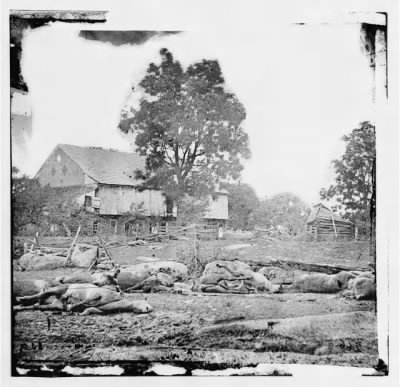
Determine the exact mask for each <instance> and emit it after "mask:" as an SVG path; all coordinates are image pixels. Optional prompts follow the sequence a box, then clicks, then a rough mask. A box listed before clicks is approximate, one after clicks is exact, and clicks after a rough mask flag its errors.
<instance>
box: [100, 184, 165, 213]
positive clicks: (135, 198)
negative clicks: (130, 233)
mask: <svg viewBox="0 0 400 387" xmlns="http://www.w3.org/2000/svg"><path fill="white" fill-rule="evenodd" d="M97 197H99V198H100V214H102V215H120V214H124V213H127V212H130V211H131V206H132V205H134V206H139V205H140V204H143V207H142V208H143V209H144V214H143V215H146V216H163V215H164V213H165V210H166V208H165V198H164V196H163V195H162V193H161V191H155V190H145V191H143V192H138V191H137V190H135V188H133V187H129V186H108V185H100V186H99V191H98V193H97Z"/></svg>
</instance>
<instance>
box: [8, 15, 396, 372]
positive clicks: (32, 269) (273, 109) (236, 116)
mask: <svg viewBox="0 0 400 387" xmlns="http://www.w3.org/2000/svg"><path fill="white" fill-rule="evenodd" d="M8 17H9V27H10V29H9V55H10V84H9V90H10V137H11V139H10V141H11V155H10V156H11V159H10V160H11V165H10V170H9V171H8V173H9V176H10V179H11V180H10V181H11V198H10V201H11V241H10V242H11V265H10V271H11V280H12V282H11V286H12V290H11V299H12V305H11V320H12V322H11V330H12V331H11V332H10V334H11V346H12V354H11V356H12V370H11V372H12V375H13V376H14V377H19V378H23V377H52V378H54V377H62V376H82V375H84V376H88V375H113V376H156V375H164V376H165V375H182V376H218V375H275V376H277V375H281V376H282V375H283V376H285V375H286V376H290V375H292V374H293V372H292V370H293V369H294V368H293V367H295V366H297V365H315V366H316V365H326V366H340V367H352V368H356V369H359V375H361V374H368V375H375V376H386V375H388V372H389V367H388V361H387V347H386V342H387V336H386V337H378V336H379V335H378V324H377V311H378V313H380V312H381V310H380V309H379V308H378V309H377V299H379V297H381V294H380V293H379V291H377V280H376V278H377V272H379V270H380V266H379V265H378V264H377V262H378V261H379V257H378V255H379V249H377V243H376V228H377V227H376V224H377V223H376V219H377V217H379V200H378V201H377V200H376V176H377V173H376V171H377V164H379V162H380V161H379V154H378V157H377V147H376V138H377V136H378V133H379V130H380V129H381V127H380V116H379V107H380V106H384V105H385V104H386V103H387V99H388V94H389V93H390V88H389V83H388V65H387V63H388V60H387V59H388V52H387V47H388V45H387V36H388V33H387V31H388V21H390V18H388V14H387V13H386V12H378V11H377V12H368V13H365V12H364V13H363V12H343V13H341V14H333V15H328V14H327V13H318V12H315V14H314V15H312V17H310V18H308V19H302V18H297V19H295V20H293V21H291V22H287V23H284V22H282V23H278V22H276V23H275V24H265V25H263V26H261V27H259V28H258V29H249V28H242V27H241V26H237V27H236V28H231V29H228V28H221V29H209V30H197V29H196V30H180V29H176V30H174V29H171V30H167V29H165V30H152V29H148V30H145V29H138V28H135V25H134V24H132V25H131V28H128V29H127V28H120V29H118V28H115V26H116V25H117V24H116V20H117V17H116V16H115V14H112V12H108V11H107V10H85V11H82V10H74V9H71V10H56V9H53V10H43V9H41V10H39V9H38V10H17V9H16V10H11V11H10V12H9V15H8ZM111 21H112V22H113V23H111ZM110 23H111V24H110ZM376 208H378V211H377V210H376ZM377 212H378V213H377ZM382 259H383V260H380V261H379V262H384V260H385V259H386V257H382ZM384 263H385V262H384ZM382 268H383V269H382V270H386V268H385V266H382ZM386 287H387V286H386ZM389 292H390V288H389ZM382 348H383V351H382ZM291 367H292V368H291Z"/></svg>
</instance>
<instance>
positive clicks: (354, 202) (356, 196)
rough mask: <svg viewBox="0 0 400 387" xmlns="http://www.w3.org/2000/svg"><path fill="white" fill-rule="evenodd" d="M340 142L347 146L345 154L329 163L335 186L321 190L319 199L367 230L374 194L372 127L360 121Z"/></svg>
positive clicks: (374, 153)
mask: <svg viewBox="0 0 400 387" xmlns="http://www.w3.org/2000/svg"><path fill="white" fill-rule="evenodd" d="M342 139H343V141H344V142H345V143H346V149H345V152H344V154H343V156H342V157H341V158H340V159H337V160H333V161H332V164H333V167H334V169H335V173H336V178H335V184H332V185H331V186H330V187H329V188H328V189H322V190H321V193H320V195H321V199H323V200H326V201H328V202H331V203H332V207H333V208H334V209H337V210H338V211H340V212H341V213H342V214H343V215H344V216H345V217H347V218H348V219H350V220H351V221H353V222H355V223H356V224H357V225H358V226H361V227H363V228H364V229H365V230H368V228H369V226H370V221H371V211H372V213H373V211H374V207H373V206H372V208H371V200H373V198H374V192H375V181H374V170H375V159H376V149H375V127H374V126H373V125H372V124H371V123H370V122H368V121H365V122H361V123H360V125H359V127H358V128H356V129H354V130H353V131H352V132H351V133H350V134H349V135H346V136H343V138H342ZM372 205H373V203H372ZM373 216H374V215H373Z"/></svg>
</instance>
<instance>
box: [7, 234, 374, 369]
mask: <svg viewBox="0 0 400 387" xmlns="http://www.w3.org/2000/svg"><path fill="white" fill-rule="evenodd" d="M85 242H91V240H90V239H87V240H86V241H85ZM42 243H43V244H44V245H47V246H50V245H52V246H68V243H69V240H68V239H66V238H54V239H50V238H45V239H44V240H43V242H42ZM233 243H248V241H231V240H220V241H201V242H200V244H199V246H198V248H199V254H200V256H201V258H202V260H203V261H204V262H207V261H211V260H212V259H215V258H218V257H221V256H223V254H224V253H223V251H224V250H223V249H222V248H223V247H224V246H227V245H229V244H233ZM250 244H251V246H249V247H248V248H245V249H240V250H237V251H236V252H235V253H232V254H230V255H231V258H238V259H242V260H245V261H250V262H251V261H254V262H262V261H264V260H268V259H282V260H296V261H299V262H309V263H330V264H345V265H350V266H359V267H367V265H368V263H370V259H369V254H368V253H369V245H368V243H365V242H338V243H333V242H294V241H257V243H251V242H250ZM192 248H193V242H191V241H170V242H168V243H152V244H151V245H150V246H140V247H129V246H127V245H123V246H120V247H114V248H111V249H110V252H111V254H112V257H113V259H114V261H115V262H116V263H118V264H121V265H129V264H134V263H138V262H141V257H152V256H154V257H156V258H160V259H179V260H182V261H185V259H186V260H187V259H188V256H189V255H190V253H191V251H192V250H191V249H192ZM73 270H74V269H71V268H68V269H58V270H49V271H42V272H15V273H14V278H35V279H40V278H51V277H56V276H58V275H61V274H63V273H65V272H71V271H73ZM125 297H130V298H134V299H146V300H147V301H148V302H149V303H150V304H151V305H152V306H153V307H154V311H153V312H152V313H150V314H148V315H133V314H127V313H122V314H116V315H108V316H79V315H76V314H72V313H66V312H65V313H64V312H63V313H51V312H39V311H25V312H19V313H17V314H15V324H14V334H15V336H14V354H15V359H16V361H17V363H18V364H19V365H20V366H24V365H26V364H31V363H32V362H38V361H39V362H43V361H45V362H47V363H49V364H53V365H54V364H55V363H56V362H57V361H61V362H64V363H65V362H89V363H90V362H92V361H96V362H97V363H96V364H100V363H101V362H108V361H113V362H124V361H128V360H133V361H138V362H139V361H160V360H163V359H164V360H173V361H175V362H179V361H184V362H185V361H186V362H187V361H198V362H203V366H204V367H207V364H208V366H210V367H211V366H212V364H214V365H215V364H216V363H219V364H221V363H223V364H226V365H233V366H245V365H250V364H257V363H259V362H270V363H308V364H337V365H352V366H360V367H372V366H375V365H376V364H377V361H378V353H377V336H376V319H375V302H374V301H356V300H350V299H346V298H343V297H341V296H340V295H337V294H333V295H332V294H311V293H284V294H265V295H219V296H212V295H207V294H193V295H179V294H169V293H157V294H132V295H125ZM307 316H308V317H307ZM313 316H322V318H325V320H323V321H322V320H321V321H322V322H321V321H320V320H318V319H320V317H313ZM298 318H300V320H296V319H298ZM293 319H294V320H293ZM301 319H302V320H301ZM304 319H305V320H304ZM314 319H317V322H315V323H313V322H312V321H314ZM248 321H266V322H271V324H272V325H271V326H274V324H277V325H276V326H277V327H286V328H285V329H284V330H281V331H279V329H277V330H272V331H271V329H270V328H269V325H270V324H266V327H265V328H257V329H256V328H254V329H253V328H251V327H241V328H240V327H236V328H235V329H233V330H232V329H230V330H228V331H226V330H224V329H223V328H222V329H220V328H219V327H223V326H224V324H232V323H236V322H248ZM301 321H303V322H302V323H301V324H303V325H304V321H306V322H307V321H311V322H310V324H308V325H307V324H305V325H304V327H303V328H301V330H300V331H299V329H300V328H299V326H300V325H301V324H300V322H301ZM335 321H336V322H335ZM299 324H300V325H299ZM321 324H322V325H321ZM323 324H327V325H326V327H325V328H326V329H325V328H324V325H323ZM335 324H336V325H335ZM210 327H214V328H215V327H216V329H217V331H216V332H217V334H215V333H213V334H207V333H204V332H205V331H204V329H205V330H207V329H208V328H210ZM288 327H289V328H288ZM337 327H340V329H338V328H337ZM282 329H283V328H282ZM47 363H46V364H47Z"/></svg>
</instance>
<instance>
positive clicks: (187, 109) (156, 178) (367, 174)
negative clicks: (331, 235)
mask: <svg viewBox="0 0 400 387" xmlns="http://www.w3.org/2000/svg"><path fill="white" fill-rule="evenodd" d="M132 94H133V95H131V96H129V98H128V101H132V100H135V98H136V99H137V100H138V101H139V102H138V106H136V105H135V106H133V105H132V104H131V103H128V104H127V105H126V106H124V107H123V109H122V111H121V118H120V123H119V129H120V130H121V132H123V133H125V134H128V133H129V134H133V135H134V138H135V146H136V147H135V151H136V152H137V153H138V154H140V155H141V156H142V157H143V158H144V159H145V168H144V169H143V170H134V171H132V176H135V178H136V179H137V180H138V181H139V183H138V184H137V186H136V188H137V189H138V190H145V189H157V190H161V191H163V192H164V193H165V195H166V200H168V201H169V202H171V201H172V202H174V203H176V205H177V209H178V211H177V220H178V222H182V221H184V220H185V219H184V218H187V217H192V218H196V217H198V213H200V212H202V211H203V212H204V211H205V210H206V208H207V203H208V200H209V198H210V197H212V195H213V194H214V192H215V190H216V188H217V187H218V186H219V187H221V188H225V189H226V190H227V191H228V192H229V194H230V196H229V213H230V219H229V225H230V226H231V227H232V228H234V229H252V228H254V226H255V225H258V226H261V227H266V228H269V227H271V226H273V227H276V226H282V227H285V228H286V229H287V230H289V231H292V232H294V233H297V232H299V230H301V229H302V228H304V224H305V221H306V219H307V215H308V213H309V211H310V208H309V207H308V206H307V205H306V204H305V203H304V202H303V201H302V200H301V199H300V198H299V197H298V196H296V195H295V194H293V193H288V192H284V193H280V194H276V195H274V196H272V197H269V198H263V199H259V198H258V197H257V195H256V193H255V191H254V189H253V188H252V187H251V186H250V185H248V184H239V183H237V182H238V181H239V179H240V175H241V171H242V170H243V160H245V159H248V158H249V157H250V149H249V139H248V135H247V133H246V132H245V130H244V128H243V122H244V120H245V118H246V110H245V108H244V106H243V104H242V103H241V102H240V101H239V99H238V97H237V96H236V95H235V94H234V93H232V92H231V91H230V90H229V89H228V87H227V86H226V84H225V79H224V77H223V74H222V69H221V68H220V66H219V63H218V61H216V60H206V59H203V60H202V61H200V62H197V63H194V64H192V65H190V66H188V67H187V68H186V69H184V67H183V66H182V64H181V63H180V62H179V61H178V60H176V59H175V58H174V57H173V54H172V53H171V52H170V51H169V50H168V49H166V48H164V49H162V50H161V51H160V57H159V62H158V63H150V64H149V66H148V68H147V71H146V74H145V75H144V77H143V79H142V80H141V81H140V82H139V83H138V84H137V85H134V87H133V88H132ZM131 97H134V98H131ZM343 141H344V142H345V143H346V150H345V153H344V154H343V156H342V157H341V158H340V159H338V160H334V161H333V166H334V169H335V174H336V178H335V182H334V183H333V184H332V185H331V186H330V187H328V188H326V189H321V192H320V198H321V200H323V201H325V202H327V203H328V204H330V205H331V207H332V208H333V209H334V210H336V211H338V212H339V213H340V214H342V215H343V216H344V217H345V218H347V219H349V220H351V221H352V222H354V223H355V224H356V225H357V226H359V227H364V228H365V229H369V228H370V225H371V224H372V223H373V222H372V223H371V219H374V216H375V212H374V211H375V199H374V198H375V179H374V176H375V165H376V156H375V128H374V126H373V125H372V124H371V123H370V122H362V123H361V124H360V126H359V127H357V128H355V129H354V130H353V131H351V133H350V134H349V135H346V136H344V137H343ZM15 172H16V171H13V187H12V207H13V219H14V229H15V230H17V229H18V228H20V227H21V225H22V224H23V223H27V222H35V221H36V220H35V219H36V218H38V217H40V216H41V215H40V214H41V210H40V208H41V207H43V205H42V203H43V202H44V199H45V193H44V192H43V191H42V190H41V189H40V187H39V186H38V182H37V181H35V180H34V179H28V178H27V177H26V176H22V177H21V176H18V175H17V174H16V173H15ZM228 181H229V182H234V183H227V182H228Z"/></svg>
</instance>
